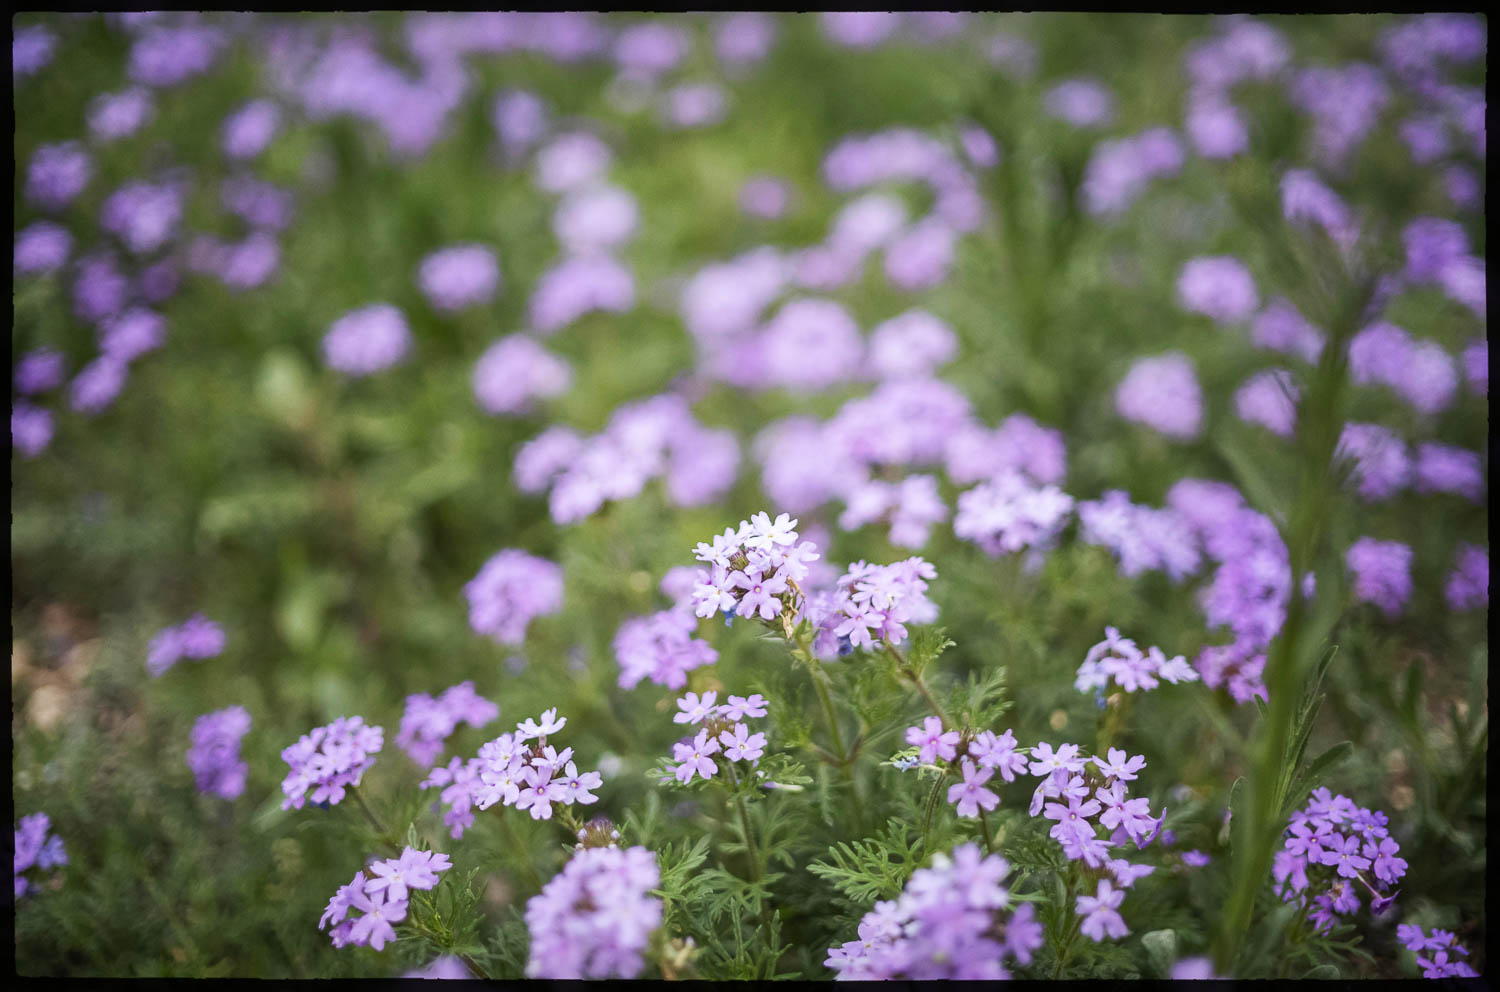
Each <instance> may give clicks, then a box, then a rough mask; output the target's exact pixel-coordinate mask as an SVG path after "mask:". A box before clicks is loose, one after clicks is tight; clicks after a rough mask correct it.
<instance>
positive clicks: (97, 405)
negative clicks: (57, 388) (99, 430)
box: [68, 355, 129, 415]
mask: <svg viewBox="0 0 1500 992" xmlns="http://www.w3.org/2000/svg"><path fill="white" fill-rule="evenodd" d="M128 372H129V369H128V367H127V366H126V364H125V363H124V362H122V361H119V360H118V359H116V358H112V357H110V356H109V355H100V356H99V357H98V358H96V359H94V360H93V361H92V362H89V363H88V364H87V365H85V366H84V367H83V368H81V369H79V370H78V374H77V375H75V376H74V377H73V381H72V382H71V383H70V384H69V386H68V402H69V405H71V406H72V407H73V409H74V410H77V411H78V412H79V413H84V414H90V415H92V414H95V413H99V412H100V411H102V410H104V409H106V408H108V407H109V405H110V404H111V403H113V402H114V401H115V398H116V397H118V396H119V395H120V390H122V389H124V388H125V378H126V375H127V374H128Z"/></svg>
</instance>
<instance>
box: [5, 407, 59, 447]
mask: <svg viewBox="0 0 1500 992" xmlns="http://www.w3.org/2000/svg"><path fill="white" fill-rule="evenodd" d="M52 430H53V427H52V411H51V410H47V409H45V408H43V407H39V406H32V405H31V404H30V403H27V402H25V401H24V400H22V401H18V402H16V403H15V404H14V405H13V406H12V407H11V408H10V444H11V447H13V448H15V449H16V450H17V451H19V452H20V453H21V455H22V457H25V458H35V457H36V456H37V455H39V454H41V453H42V452H43V451H45V450H47V445H49V444H51V443H52Z"/></svg>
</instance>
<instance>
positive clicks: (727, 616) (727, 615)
mask: <svg viewBox="0 0 1500 992" xmlns="http://www.w3.org/2000/svg"><path fill="white" fill-rule="evenodd" d="M719 615H720V616H722V617H723V618H724V626H726V627H728V626H729V624H730V621H732V620H733V619H734V614H733V613H732V612H730V611H729V610H720V611H719Z"/></svg>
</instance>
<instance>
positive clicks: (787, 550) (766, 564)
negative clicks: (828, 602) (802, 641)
mask: <svg viewBox="0 0 1500 992" xmlns="http://www.w3.org/2000/svg"><path fill="white" fill-rule="evenodd" d="M796 526H797V521H796V520H794V519H792V518H791V517H790V516H788V515H787V514H785V513H782V514H779V515H778V516H777V517H776V519H775V520H772V519H771V517H770V515H769V514H767V513H765V512H764V511H762V512H760V513H757V514H756V515H755V516H753V517H751V518H750V519H749V520H741V521H740V526H739V528H738V529H737V530H736V529H731V528H725V530H724V533H723V534H720V535H717V536H716V537H714V539H713V542H712V543H703V542H699V544H698V546H697V548H695V549H694V551H693V556H694V557H695V558H697V559H698V560H699V561H701V562H704V563H705V564H707V565H709V566H710V567H709V568H708V569H700V570H699V574H698V582H697V584H696V585H695V586H694V588H693V597H692V604H693V611H694V612H695V613H696V614H697V615H698V616H700V617H711V616H713V615H714V614H716V613H723V614H725V615H726V618H727V617H728V616H740V617H745V618H747V619H759V620H761V621H763V622H767V623H769V622H772V621H774V620H776V619H777V618H779V617H782V616H783V614H786V613H787V612H788V611H795V609H796V605H797V602H798V600H799V599H801V596H800V594H799V593H798V591H797V589H796V583H798V582H799V581H801V580H802V579H805V578H807V574H808V563H809V562H812V561H815V560H817V559H818V558H820V557H822V556H821V555H819V554H818V550H817V548H816V547H815V546H814V545H813V543H812V542H811V541H802V542H801V543H798V540H797V531H796V530H795V529H794V528H795V527H796Z"/></svg>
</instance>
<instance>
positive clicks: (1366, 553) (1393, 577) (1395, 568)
mask: <svg viewBox="0 0 1500 992" xmlns="http://www.w3.org/2000/svg"><path fill="white" fill-rule="evenodd" d="M1344 560H1345V562H1346V564H1348V566H1349V571H1350V572H1352V573H1353V575H1354V595H1355V597H1356V598H1357V599H1359V600H1361V601H1363V602H1367V603H1374V604H1375V605H1376V606H1378V607H1380V610H1381V612H1383V613H1384V614H1385V615H1386V616H1387V617H1394V616H1396V615H1397V614H1399V613H1400V612H1401V608H1402V606H1404V605H1405V604H1406V600H1407V599H1408V598H1409V597H1410V596H1411V548H1410V547H1408V546H1407V545H1405V544H1402V543H1400V542H1399V541H1377V540H1375V539H1374V538H1370V537H1362V538H1360V539H1359V540H1358V541H1355V542H1354V543H1353V544H1352V545H1350V546H1349V550H1348V551H1347V552H1346V553H1345V556H1344Z"/></svg>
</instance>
